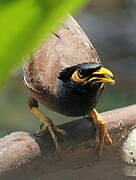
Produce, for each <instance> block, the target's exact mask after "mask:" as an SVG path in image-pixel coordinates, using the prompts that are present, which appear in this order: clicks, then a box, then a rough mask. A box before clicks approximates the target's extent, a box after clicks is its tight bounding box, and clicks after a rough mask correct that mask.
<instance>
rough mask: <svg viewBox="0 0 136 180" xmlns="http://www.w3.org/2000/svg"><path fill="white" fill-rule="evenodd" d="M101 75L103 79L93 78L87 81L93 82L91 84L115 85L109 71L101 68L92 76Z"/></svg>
mask: <svg viewBox="0 0 136 180" xmlns="http://www.w3.org/2000/svg"><path fill="white" fill-rule="evenodd" d="M95 74H96V75H103V76H104V77H100V76H98V77H93V78H91V79H89V81H93V80H95V81H93V84H96V83H99V82H104V83H111V84H115V80H113V79H112V77H113V74H112V72H111V71H110V70H108V69H106V68H104V67H101V68H100V69H99V70H98V71H96V72H94V73H93V75H95Z"/></svg>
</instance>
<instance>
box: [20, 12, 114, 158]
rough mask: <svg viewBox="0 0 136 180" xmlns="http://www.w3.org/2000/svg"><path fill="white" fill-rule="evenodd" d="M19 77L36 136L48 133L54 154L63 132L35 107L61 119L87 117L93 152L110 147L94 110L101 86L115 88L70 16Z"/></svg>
mask: <svg viewBox="0 0 136 180" xmlns="http://www.w3.org/2000/svg"><path fill="white" fill-rule="evenodd" d="M23 76H24V83H25V85H26V87H27V89H28V90H29V96H30V97H29V101H28V105H29V108H30V111H31V112H32V113H33V114H35V115H36V116H37V117H38V118H40V121H41V129H40V131H38V134H39V135H40V134H42V133H44V132H46V131H49V132H50V135H51V137H52V140H53V142H54V144H55V147H56V151H57V152H59V153H60V152H61V147H60V144H59V139H58V136H57V134H58V133H60V134H63V135H67V132H66V131H64V130H63V129H58V128H57V127H55V125H54V123H53V121H52V120H51V119H50V118H49V117H48V116H47V115H46V113H43V112H42V111H41V110H40V109H39V104H42V105H43V106H45V107H46V108H48V109H50V110H52V111H54V112H57V113H59V114H62V115H65V116H70V117H76V116H85V115H88V117H89V118H90V122H91V121H93V123H95V125H96V127H97V129H98V132H99V133H98V137H99V142H98V148H97V149H98V154H99V155H100V156H101V155H102V150H103V146H104V142H105V141H107V142H108V143H110V144H112V139H111V137H110V135H109V133H108V130H107V129H106V126H105V123H106V122H105V120H104V119H103V118H102V117H101V115H100V114H99V113H98V112H97V110H96V108H95V107H96V105H97V104H98V102H99V98H100V96H101V94H102V92H103V90H104V88H105V84H107V83H108V84H115V80H114V79H113V74H112V72H111V71H110V70H109V69H107V68H105V67H104V66H103V65H102V63H101V60H100V58H99V56H98V54H97V52H96V50H95V48H94V47H93V45H92V43H91V41H90V40H89V39H88V37H87V36H86V34H85V33H84V31H83V30H82V29H81V27H80V25H79V24H78V23H77V22H76V20H75V19H74V18H73V17H72V16H71V15H68V17H67V18H66V19H65V20H64V21H63V22H62V23H61V24H60V25H59V27H58V29H57V30H56V32H55V33H52V34H51V35H50V36H49V37H48V38H45V39H43V41H42V42H41V44H40V45H39V47H38V48H37V49H35V51H34V52H33V54H32V55H31V56H30V57H29V58H27V61H26V62H25V63H24V64H23Z"/></svg>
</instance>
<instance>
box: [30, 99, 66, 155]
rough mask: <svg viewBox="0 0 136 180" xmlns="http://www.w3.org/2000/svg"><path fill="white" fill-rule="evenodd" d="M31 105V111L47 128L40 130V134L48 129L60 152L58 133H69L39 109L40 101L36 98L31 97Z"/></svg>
mask: <svg viewBox="0 0 136 180" xmlns="http://www.w3.org/2000/svg"><path fill="white" fill-rule="evenodd" d="M29 107H30V111H31V112H32V113H33V114H35V115H36V116H37V117H39V118H40V120H41V122H42V124H44V127H45V128H44V129H42V130H40V131H38V133H39V134H40V133H43V132H46V131H47V130H48V131H49V132H50V134H51V136H52V139H53V141H54V144H55V147H56V150H57V152H60V151H61V148H60V145H59V143H58V137H57V135H56V133H61V134H63V135H67V133H66V132H65V130H63V129H58V128H56V127H55V126H54V124H53V122H52V120H51V119H50V118H49V117H47V116H46V115H45V114H44V113H42V112H41V111H40V110H39V109H38V103H37V101H36V100H35V99H30V101H29Z"/></svg>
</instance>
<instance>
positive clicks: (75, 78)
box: [72, 70, 87, 83]
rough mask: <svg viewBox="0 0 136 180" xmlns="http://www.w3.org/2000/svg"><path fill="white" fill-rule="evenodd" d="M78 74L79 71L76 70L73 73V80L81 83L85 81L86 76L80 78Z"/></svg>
mask: <svg viewBox="0 0 136 180" xmlns="http://www.w3.org/2000/svg"><path fill="white" fill-rule="evenodd" d="M78 74H79V71H78V70H77V71H75V72H74V73H73V75H72V79H73V80H74V81H76V82H79V83H83V82H85V81H86V80H87V77H85V78H80V77H79V76H78Z"/></svg>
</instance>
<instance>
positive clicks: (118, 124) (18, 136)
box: [0, 105, 136, 179]
mask: <svg viewBox="0 0 136 180" xmlns="http://www.w3.org/2000/svg"><path fill="white" fill-rule="evenodd" d="M101 115H102V116H103V118H104V119H106V120H107V128H108V130H109V131H110V133H112V138H113V142H114V145H115V146H116V147H117V146H118V147H120V145H121V141H120V139H121V138H122V132H124V129H126V128H127V129H130V127H132V126H133V125H135V124H136V105H132V106H129V107H124V108H120V109H116V110H112V111H108V112H104V113H102V114H101ZM58 127H59V128H62V129H65V130H66V131H67V133H68V136H67V137H62V136H60V137H59V140H60V144H61V145H62V148H63V153H62V155H63V160H62V162H66V164H69V163H70V162H73V161H77V160H80V161H81V162H82V161H88V157H90V158H89V161H91V157H92V156H93V154H94V147H93V146H92V144H94V134H95V129H94V126H93V125H92V124H91V123H90V121H89V120H88V119H87V118H83V119H79V120H75V121H72V122H68V123H65V124H62V125H60V126H58ZM90 139H92V140H90ZM90 144H91V146H90ZM90 148H91V150H90ZM107 148H108V149H109V147H106V148H105V149H107ZM109 154H110V153H109ZM106 156H108V155H107V151H106V150H104V157H106ZM108 157H109V156H108ZM58 160H59V159H58V157H57V156H56V155H55V148H54V144H53V143H52V139H51V137H50V135H49V134H46V135H45V136H43V137H35V136H33V135H31V134H29V133H26V132H14V133H12V134H10V135H7V136H5V137H4V138H2V139H0V177H1V178H5V177H7V179H8V177H9V179H11V177H12V178H13V179H23V178H24V179H26V177H29V178H28V179H33V178H34V179H36V178H37V177H39V176H42V175H44V174H45V173H47V174H49V173H50V172H52V173H53V172H54V171H55V169H56V167H57V168H58V169H63V168H64V167H63V165H64V164H63V165H62V164H61V163H60V162H61V161H60V160H59V161H58ZM56 163H60V164H56ZM82 163H83V162H82ZM66 164H65V165H66ZM51 167H52V168H51ZM54 168H55V169H54ZM24 172H25V173H24ZM1 178H0V179H1ZM41 179H42V178H41Z"/></svg>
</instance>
